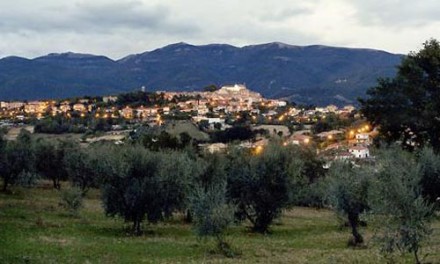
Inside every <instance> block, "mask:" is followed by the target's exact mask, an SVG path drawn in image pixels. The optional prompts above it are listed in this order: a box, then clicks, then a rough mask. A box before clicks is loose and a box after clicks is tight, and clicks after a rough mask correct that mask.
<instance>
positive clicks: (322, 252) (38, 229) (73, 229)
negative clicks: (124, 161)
mask: <svg viewBox="0 0 440 264" xmlns="http://www.w3.org/2000/svg"><path fill="white" fill-rule="evenodd" d="M45 186H46V187H43V186H40V187H38V188H34V189H13V190H14V193H12V194H4V193H0V263H237V262H238V263H384V262H385V261H386V260H385V259H384V258H383V257H382V256H381V255H380V254H379V251H378V247H377V245H375V244H374V243H373V242H372V238H371V237H372V235H373V231H372V229H373V228H372V227H368V228H364V229H362V233H363V234H365V237H366V239H367V243H366V246H365V247H364V248H362V249H352V248H348V247H347V240H348V238H349V236H350V233H349V230H348V229H347V228H341V227H340V224H339V222H338V220H337V218H336V217H335V215H334V214H333V213H332V212H331V211H328V210H316V209H311V208H294V209H292V210H289V211H287V212H285V213H284V214H283V217H282V218H281V219H279V220H277V221H276V223H275V224H274V225H273V228H272V234H270V235H260V234H253V233H250V232H249V229H248V226H247V225H246V224H242V225H240V226H233V227H231V228H230V229H229V230H228V235H227V240H228V242H230V244H231V245H232V247H233V248H234V249H235V250H236V251H237V252H239V253H240V254H239V256H238V257H236V258H233V259H229V258H226V257H223V256H222V255H220V254H215V253H212V252H213V249H214V248H215V246H214V245H215V243H214V241H212V240H200V239H198V238H197V237H196V236H195V235H194V233H193V231H192V229H191V226H190V225H186V224H184V223H183V221H181V219H180V218H179V217H176V218H175V219H172V220H170V221H168V222H166V223H161V224H157V225H148V224H144V226H143V228H144V230H145V233H144V235H143V236H140V237H133V236H131V235H130V234H129V233H128V232H126V230H127V228H128V227H129V226H128V225H126V224H124V222H123V221H122V220H121V219H114V218H108V217H106V216H105V215H104V213H103V210H102V208H101V203H100V200H99V193H98V191H96V190H94V191H92V192H91V193H89V194H88V196H87V198H86V200H85V207H84V208H83V209H82V210H81V213H80V217H76V218H75V217H72V216H69V214H68V212H67V211H65V210H64V209H63V208H62V207H61V206H60V205H59V202H60V195H59V192H57V191H55V190H53V189H51V188H49V187H48V184H46V185H45ZM433 227H434V234H433V237H432V239H431V241H430V242H429V244H427V245H425V247H424V248H423V251H422V254H426V253H428V256H427V257H426V259H425V261H426V262H430V263H440V220H439V219H437V220H436V221H434V222H433ZM395 260H396V263H413V261H412V258H411V256H409V255H405V256H397V257H396V259H395Z"/></svg>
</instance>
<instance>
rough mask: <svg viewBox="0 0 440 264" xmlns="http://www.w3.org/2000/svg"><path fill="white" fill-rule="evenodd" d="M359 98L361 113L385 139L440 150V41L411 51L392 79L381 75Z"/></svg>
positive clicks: (433, 40)
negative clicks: (365, 96)
mask: <svg viewBox="0 0 440 264" xmlns="http://www.w3.org/2000/svg"><path fill="white" fill-rule="evenodd" d="M367 95H368V98H367V99H360V103H361V105H362V109H361V111H362V113H363V114H364V115H365V117H366V118H367V119H368V121H370V122H371V123H372V124H374V125H378V126H379V127H380V132H381V135H382V138H383V139H384V140H386V141H387V142H392V141H396V140H401V141H402V144H403V145H404V146H406V147H410V148H412V147H414V146H422V145H426V144H430V145H432V146H433V148H434V149H435V150H436V151H439V150H440V43H439V42H438V41H437V40H435V39H431V40H428V41H426V42H425V43H424V44H423V48H422V49H421V50H420V51H418V52H411V53H410V54H409V55H408V56H406V57H405V58H404V59H403V60H402V63H401V64H400V65H399V66H398V71H397V75H396V76H395V78H393V79H380V80H379V83H378V85H377V86H376V87H373V88H371V89H369V90H368V91H367Z"/></svg>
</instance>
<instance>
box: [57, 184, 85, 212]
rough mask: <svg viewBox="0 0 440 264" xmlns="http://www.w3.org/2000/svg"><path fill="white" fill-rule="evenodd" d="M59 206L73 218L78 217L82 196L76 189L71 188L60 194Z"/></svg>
mask: <svg viewBox="0 0 440 264" xmlns="http://www.w3.org/2000/svg"><path fill="white" fill-rule="evenodd" d="M61 204H62V206H63V207H64V208H65V209H67V210H68V211H69V213H70V214H71V215H73V216H78V214H79V210H80V209H81V207H82V206H83V194H82V191H81V190H80V189H79V188H77V187H72V188H70V189H67V190H63V191H62V192H61Z"/></svg>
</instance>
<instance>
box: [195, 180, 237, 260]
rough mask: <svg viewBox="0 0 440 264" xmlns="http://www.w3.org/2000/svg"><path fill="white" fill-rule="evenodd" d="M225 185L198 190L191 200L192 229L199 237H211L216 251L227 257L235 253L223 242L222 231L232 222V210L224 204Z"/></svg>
mask: <svg viewBox="0 0 440 264" xmlns="http://www.w3.org/2000/svg"><path fill="white" fill-rule="evenodd" d="M225 185H226V184H223V186H217V187H216V188H210V189H209V190H204V188H198V189H197V190H196V192H195V193H194V194H193V196H192V199H191V209H192V212H193V214H194V228H195V231H196V233H197V235H198V236H199V237H208V236H212V237H214V238H215V239H216V241H217V249H218V250H219V251H220V252H221V253H222V254H224V255H225V256H227V257H233V256H234V255H235V253H234V252H233V251H232V250H231V247H230V246H229V244H228V243H226V242H225V240H224V231H225V230H226V228H227V227H228V226H229V225H230V224H232V223H233V221H234V208H233V207H232V206H230V205H228V204H227V203H226V199H225V193H226V188H225Z"/></svg>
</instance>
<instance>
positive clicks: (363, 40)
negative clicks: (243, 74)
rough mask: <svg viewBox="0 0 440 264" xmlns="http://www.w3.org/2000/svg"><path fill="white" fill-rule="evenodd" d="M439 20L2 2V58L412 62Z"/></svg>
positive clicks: (123, 1)
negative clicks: (183, 52) (369, 52)
mask: <svg viewBox="0 0 440 264" xmlns="http://www.w3.org/2000/svg"><path fill="white" fill-rule="evenodd" d="M439 13H440V1H439V0H420V1H415V0H307V1H305V0H303V1H297V0H271V1H269V0H118V1H116V0H70V1H65V0H1V1H0V57H5V56H9V55H17V56H24V57H28V58H33V57H36V56H41V55H45V54H47V53H51V52H65V51H73V52H81V53H92V54H100V55H106V56H109V57H111V58H113V59H118V58H121V57H124V56H126V55H129V54H134V53H141V52H144V51H150V50H153V49H156V48H159V47H162V46H165V45H168V44H171V43H175V42H187V43H190V44H196V45H201V44H209V43H227V44H232V45H235V46H244V45H251V44H260V43H267V42H274V41H280V42H285V43H288V44H293V45H313V44H322V45H329V46H343V47H359V48H374V49H382V50H386V51H390V52H394V53H403V54H406V53H408V52H409V51H415V50H418V49H420V48H421V44H422V43H423V42H424V41H425V40H427V39H429V38H437V39H440V15H439Z"/></svg>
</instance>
